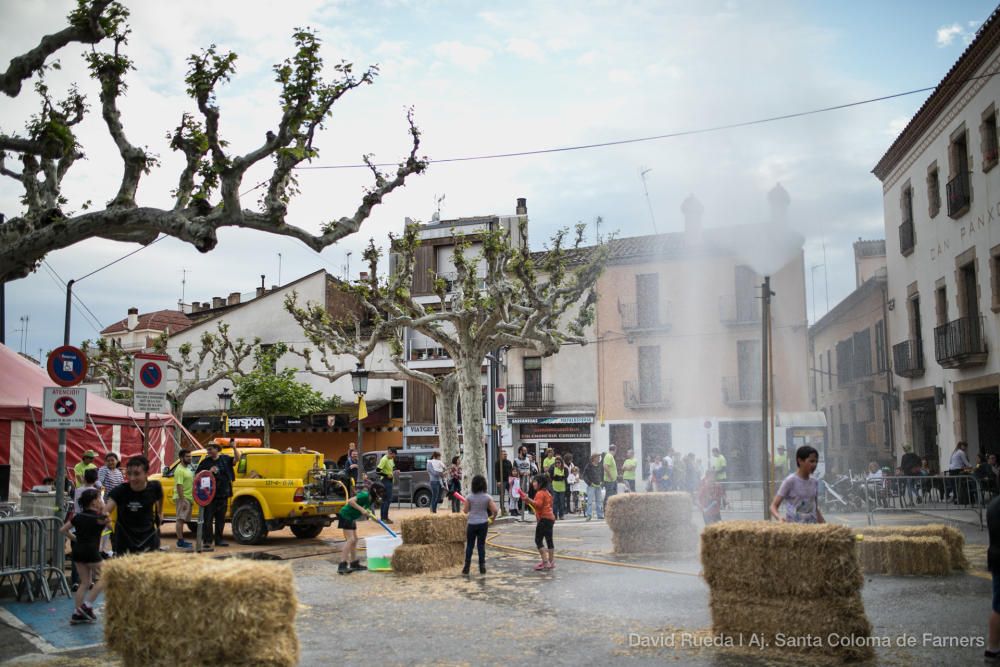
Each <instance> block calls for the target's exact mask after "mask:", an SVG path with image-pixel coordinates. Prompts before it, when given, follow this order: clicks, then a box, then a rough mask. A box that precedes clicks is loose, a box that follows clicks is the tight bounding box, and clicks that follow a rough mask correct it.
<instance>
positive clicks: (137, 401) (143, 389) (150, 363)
mask: <svg viewBox="0 0 1000 667" xmlns="http://www.w3.org/2000/svg"><path fill="white" fill-rule="evenodd" d="M167 359H168V357H167V356H166V355H163V354H142V353H140V354H136V355H135V358H134V360H133V361H132V374H133V382H132V408H133V409H134V410H135V411H136V412H163V411H164V410H165V403H166V401H167Z"/></svg>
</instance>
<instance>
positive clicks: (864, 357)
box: [851, 329, 872, 380]
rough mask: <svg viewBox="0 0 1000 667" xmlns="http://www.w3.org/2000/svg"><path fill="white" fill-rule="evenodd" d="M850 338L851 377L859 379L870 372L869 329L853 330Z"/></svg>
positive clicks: (870, 349)
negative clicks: (853, 332)
mask: <svg viewBox="0 0 1000 667" xmlns="http://www.w3.org/2000/svg"><path fill="white" fill-rule="evenodd" d="M851 338H852V341H851V343H852V345H851V348H852V349H851V354H852V359H851V377H852V378H854V379H856V380H860V379H862V378H866V377H868V376H869V375H871V374H872V337H871V330H870V329H865V330H864V331H858V332H855V334H854V335H853V336H852V337H851Z"/></svg>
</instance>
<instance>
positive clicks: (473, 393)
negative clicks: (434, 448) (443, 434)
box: [455, 356, 488, 488]
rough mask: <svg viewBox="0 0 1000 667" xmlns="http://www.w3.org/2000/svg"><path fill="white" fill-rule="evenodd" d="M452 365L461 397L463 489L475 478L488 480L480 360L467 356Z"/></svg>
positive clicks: (481, 362)
mask: <svg viewBox="0 0 1000 667" xmlns="http://www.w3.org/2000/svg"><path fill="white" fill-rule="evenodd" d="M455 361H456V365H457V366H458V369H457V371H458V385H459V391H460V392H461V393H460V395H461V397H462V443H463V445H464V446H463V448H462V473H463V477H464V479H465V480H468V481H467V482H464V483H463V488H467V487H468V486H469V485H470V483H471V481H472V478H473V477H474V476H475V475H482V476H483V477H487V475H486V448H485V447H484V446H483V372H482V366H483V360H482V358H481V357H479V358H476V357H472V356H470V357H469V358H467V359H461V360H458V359H456V360H455ZM487 479H488V478H487Z"/></svg>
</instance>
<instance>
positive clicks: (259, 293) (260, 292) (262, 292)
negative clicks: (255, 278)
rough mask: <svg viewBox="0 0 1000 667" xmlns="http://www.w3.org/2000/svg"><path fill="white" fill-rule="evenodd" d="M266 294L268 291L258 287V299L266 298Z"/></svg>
mask: <svg viewBox="0 0 1000 667" xmlns="http://www.w3.org/2000/svg"><path fill="white" fill-rule="evenodd" d="M265 292H267V290H266V289H264V287H263V286H261V287H258V288H257V298H260V297H262V296H264V293H265Z"/></svg>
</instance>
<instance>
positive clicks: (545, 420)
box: [510, 417, 594, 424]
mask: <svg viewBox="0 0 1000 667" xmlns="http://www.w3.org/2000/svg"><path fill="white" fill-rule="evenodd" d="M510 423H511V424H593V423H594V418H593V417H511V418H510Z"/></svg>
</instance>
